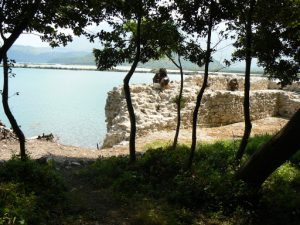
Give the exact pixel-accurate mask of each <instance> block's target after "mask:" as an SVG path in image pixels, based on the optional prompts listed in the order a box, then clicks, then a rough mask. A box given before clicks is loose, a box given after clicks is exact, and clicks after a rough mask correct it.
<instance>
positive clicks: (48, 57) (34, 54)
mask: <svg viewBox="0 0 300 225" xmlns="http://www.w3.org/2000/svg"><path fill="white" fill-rule="evenodd" d="M8 56H9V58H11V59H14V60H16V62H19V63H51V64H73V65H95V60H94V56H93V54H92V53H91V52H88V51H70V50H65V49H64V48H54V49H52V48H36V47H31V46H20V45H15V46H13V47H12V48H11V49H10V51H9V52H8ZM122 66H129V64H126V63H125V64H123V65H122ZM182 66H183V68H184V70H192V71H197V70H201V69H203V68H200V69H199V67H198V66H197V65H196V64H193V63H191V62H189V61H187V60H182ZM139 67H143V68H149V69H157V68H161V67H163V68H167V69H177V67H176V66H175V65H174V64H173V63H172V62H171V60H169V59H168V58H162V59H160V60H157V61H154V60H151V61H150V62H148V63H145V64H139ZM222 67H223V65H222V64H221V63H220V62H218V61H217V60H213V62H212V63H211V64H210V70H211V71H216V70H219V69H220V68H222Z"/></svg>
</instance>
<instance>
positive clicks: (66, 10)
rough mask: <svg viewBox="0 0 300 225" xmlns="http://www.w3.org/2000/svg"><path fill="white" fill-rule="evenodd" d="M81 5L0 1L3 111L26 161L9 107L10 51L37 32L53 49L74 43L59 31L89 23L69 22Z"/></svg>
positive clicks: (55, 1) (81, 20) (32, 0)
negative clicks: (13, 46)
mask: <svg viewBox="0 0 300 225" xmlns="http://www.w3.org/2000/svg"><path fill="white" fill-rule="evenodd" d="M70 3H72V4H70ZM82 4H84V1H79V0H78V1H77V0H76V1H72V2H69V1H62V0H48V1H44V0H28V1H21V0H9V1H6V0H2V1H0V7H1V11H0V37H1V39H2V43H1V47H0V63H1V62H2V60H3V67H4V84H3V94H2V102H3V107H4V112H5V114H6V116H7V117H8V119H9V121H10V123H11V126H12V128H13V130H14V132H15V133H16V135H17V137H18V139H19V142H20V156H21V159H23V160H24V159H25V158H26V149H25V137H24V134H23V132H22V130H21V129H20V127H19V125H18V123H17V122H16V119H15V118H14V116H13V114H12V113H11V111H10V109H9V104H8V77H9V74H8V72H9V65H8V59H7V52H8V50H9V49H10V48H11V46H12V45H13V44H14V43H15V41H16V40H17V39H18V38H19V36H20V35H21V34H22V33H23V32H28V33H33V32H36V33H37V34H38V35H40V36H41V39H42V40H44V41H48V42H49V43H50V45H51V46H52V47H55V46H57V45H59V44H63V45H65V44H66V43H67V42H68V41H71V40H72V37H71V36H70V35H66V34H64V33H63V32H59V31H58V30H57V28H58V27H62V28H74V29H75V27H76V28H77V27H78V28H77V30H79V31H80V30H82V28H83V25H84V24H86V23H87V22H88V21H87V20H86V19H85V17H80V16H78V15H76V17H75V19H74V20H71V19H70V18H71V17H70V15H73V16H74V14H76V11H77V9H78V8H79V7H78V6H82ZM79 31H78V32H79Z"/></svg>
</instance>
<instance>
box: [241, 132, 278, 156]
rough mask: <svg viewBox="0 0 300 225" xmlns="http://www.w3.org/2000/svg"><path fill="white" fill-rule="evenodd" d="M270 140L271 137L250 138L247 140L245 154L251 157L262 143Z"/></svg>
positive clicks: (266, 135) (267, 135) (257, 136)
mask: <svg viewBox="0 0 300 225" xmlns="http://www.w3.org/2000/svg"><path fill="white" fill-rule="evenodd" d="M271 138H272V135H270V134H265V135H256V136H255V137H250V138H249V140H248V144H247V148H246V154H247V155H248V156H250V155H252V154H253V153H254V152H255V151H256V150H257V149H260V147H262V145H263V144H264V143H266V142H267V141H269V140H270V139H271Z"/></svg>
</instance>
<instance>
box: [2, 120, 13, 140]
mask: <svg viewBox="0 0 300 225" xmlns="http://www.w3.org/2000/svg"><path fill="white" fill-rule="evenodd" d="M13 139H16V135H15V134H14V132H13V131H12V130H11V129H8V128H7V127H6V126H5V125H4V124H3V123H2V122H1V121H0V141H2V140H13Z"/></svg>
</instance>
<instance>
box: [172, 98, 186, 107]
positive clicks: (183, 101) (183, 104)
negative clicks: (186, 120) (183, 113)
mask: <svg viewBox="0 0 300 225" xmlns="http://www.w3.org/2000/svg"><path fill="white" fill-rule="evenodd" d="M179 101H180V109H183V108H184V107H185V104H186V101H187V100H186V98H184V97H181V98H180V100H179V95H176V97H175V98H173V99H172V102H173V103H175V104H176V105H177V104H178V102H179Z"/></svg>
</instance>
